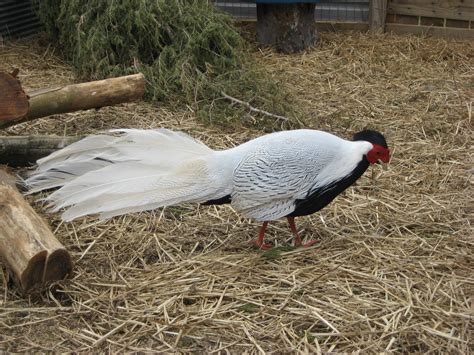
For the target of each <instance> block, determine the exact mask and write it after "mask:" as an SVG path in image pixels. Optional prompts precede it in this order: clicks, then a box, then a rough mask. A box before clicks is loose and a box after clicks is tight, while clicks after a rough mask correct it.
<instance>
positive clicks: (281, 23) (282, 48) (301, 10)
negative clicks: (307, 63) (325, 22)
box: [257, 2, 318, 53]
mask: <svg viewBox="0 0 474 355" xmlns="http://www.w3.org/2000/svg"><path fill="white" fill-rule="evenodd" d="M314 9H315V4H311V3H303V4H301V3H298V4H295V3H293V4H268V3H258V2H257V39H258V41H259V42H260V43H262V44H265V45H271V46H274V47H275V49H276V50H277V51H279V52H282V53H296V52H300V51H303V50H305V49H306V48H308V47H312V46H314V45H315V44H316V42H317V40H318V36H317V33H316V22H315V19H314Z"/></svg>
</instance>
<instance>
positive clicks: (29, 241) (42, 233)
mask: <svg viewBox="0 0 474 355" xmlns="http://www.w3.org/2000/svg"><path fill="white" fill-rule="evenodd" d="M2 176H7V177H8V175H4V174H2ZM0 257H1V259H2V261H3V262H4V264H5V266H6V267H7V269H8V270H9V271H10V273H11V274H12V276H13V279H14V280H15V282H16V283H17V284H18V286H19V288H20V290H21V291H22V292H24V293H28V292H30V291H32V290H34V289H37V288H39V287H42V286H44V285H46V284H47V283H48V282H51V281H57V280H63V279H65V278H66V277H68V276H70V275H71V273H72V268H73V264H72V260H71V257H70V255H69V253H68V252H67V250H66V249H65V248H64V247H63V246H62V245H61V243H60V242H59V241H58V240H57V239H56V237H55V236H54V235H53V233H52V232H51V230H50V228H49V227H48V225H47V224H46V223H45V222H44V220H43V219H42V218H41V217H39V216H38V215H37V214H36V212H35V211H34V210H33V208H32V207H31V206H30V205H29V204H28V203H27V202H26V201H25V199H24V198H23V197H22V195H21V194H20V192H19V191H18V190H16V188H14V187H12V186H10V185H8V184H2V183H1V182H0Z"/></svg>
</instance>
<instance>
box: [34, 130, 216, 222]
mask: <svg viewBox="0 0 474 355" xmlns="http://www.w3.org/2000/svg"><path fill="white" fill-rule="evenodd" d="M214 153H215V152H214V151H213V150H212V149H210V148H208V147H207V146H205V145H204V144H202V143H201V142H198V141H196V140H194V139H193V138H191V137H189V136H188V135H186V134H184V133H181V132H173V131H169V130H166V129H159V130H137V129H129V130H128V129H127V130H114V131H110V133H109V134H103V135H95V136H89V137H87V138H85V139H83V140H81V141H78V142H76V143H73V144H71V145H70V146H68V147H66V148H64V149H62V150H60V151H57V152H55V153H53V154H51V155H50V156H48V157H46V158H43V159H40V160H39V161H38V168H37V169H36V171H35V172H34V173H33V175H32V176H31V177H30V178H29V179H28V180H26V184H27V186H29V188H30V193H33V192H38V191H41V190H45V189H50V188H55V187H61V188H60V189H58V190H57V191H55V192H54V193H52V194H51V195H50V196H48V197H47V198H46V201H49V203H50V206H51V207H52V210H53V211H58V210H59V209H62V208H65V207H68V209H67V210H66V211H65V212H64V213H63V215H62V217H63V219H65V220H72V219H75V218H77V217H80V216H84V215H87V214H96V213H99V214H100V216H101V218H109V217H112V216H116V215H119V214H124V213H129V212H138V211H144V210H150V209H154V208H158V207H163V206H169V205H174V204H178V203H183V202H203V201H207V200H209V199H213V198H219V197H221V196H219V193H220V192H221V191H222V190H223V189H224V187H223V183H224V182H223V181H219V178H218V174H214V173H213V171H212V167H213V166H214V165H215V161H214V160H215V158H216V157H215V154H214Z"/></svg>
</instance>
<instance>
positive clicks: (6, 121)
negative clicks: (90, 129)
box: [0, 73, 145, 129]
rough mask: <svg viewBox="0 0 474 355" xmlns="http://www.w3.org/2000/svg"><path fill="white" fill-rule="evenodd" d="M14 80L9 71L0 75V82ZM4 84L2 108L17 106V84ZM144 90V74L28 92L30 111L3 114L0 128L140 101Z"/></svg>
mask: <svg viewBox="0 0 474 355" xmlns="http://www.w3.org/2000/svg"><path fill="white" fill-rule="evenodd" d="M9 76H10V77H9ZM12 80H16V79H15V78H13V77H11V75H10V74H8V73H3V74H2V75H0V82H2V81H3V82H11V81H12ZM2 85H3V86H2ZM2 87H3V88H5V90H8V91H5V92H7V95H2V96H0V108H1V107H11V106H12V105H13V106H14V104H15V102H17V100H16V101H15V100H13V99H12V96H14V95H13V94H11V91H12V90H18V88H17V87H16V86H14V85H13V86H12V85H6V84H2V83H0V88H2ZM15 92H16V91H15ZM144 92H145V77H144V76H143V74H141V73H140V74H134V75H127V76H121V77H118V78H111V79H104V80H98V81H91V82H87V83H81V84H73V85H66V86H60V87H55V88H49V89H40V90H36V91H33V92H29V93H28V97H29V99H28V103H29V108H28V111H27V113H26V114H24V115H22V116H21V115H20V116H19V114H18V112H14V113H7V114H4V115H1V116H0V129H2V128H7V127H10V126H13V125H16V124H18V123H22V122H26V121H31V120H34V119H37V118H41V117H46V116H50V115H54V114H59V113H67V112H74V111H79V110H88V109H92V108H100V107H104V106H111V105H115V104H119V103H123V102H130V101H134V100H138V99H140V98H141V97H142V96H143V93H144ZM8 93H10V94H8ZM12 100H13V101H12ZM21 112H23V111H21Z"/></svg>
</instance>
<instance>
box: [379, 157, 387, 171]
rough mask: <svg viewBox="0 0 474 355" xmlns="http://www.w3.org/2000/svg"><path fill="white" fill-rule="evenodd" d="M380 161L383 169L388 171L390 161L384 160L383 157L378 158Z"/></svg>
mask: <svg viewBox="0 0 474 355" xmlns="http://www.w3.org/2000/svg"><path fill="white" fill-rule="evenodd" d="M378 163H379V164H380V166H381V167H382V169H383V170H384V171H387V170H388V163H385V162H384V161H382V160H381V159H379V160H378Z"/></svg>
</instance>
